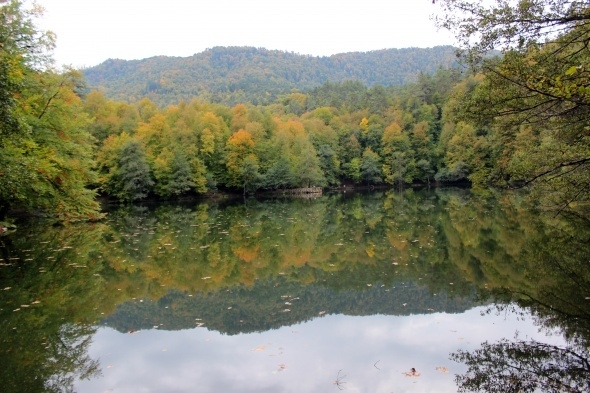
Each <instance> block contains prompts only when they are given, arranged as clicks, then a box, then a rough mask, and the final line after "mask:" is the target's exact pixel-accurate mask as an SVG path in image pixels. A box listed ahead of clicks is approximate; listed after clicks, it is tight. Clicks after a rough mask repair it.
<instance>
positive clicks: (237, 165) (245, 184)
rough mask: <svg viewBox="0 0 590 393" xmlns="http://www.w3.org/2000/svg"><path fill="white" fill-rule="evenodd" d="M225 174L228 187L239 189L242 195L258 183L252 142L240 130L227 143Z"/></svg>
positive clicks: (249, 136) (247, 135) (256, 164)
mask: <svg viewBox="0 0 590 393" xmlns="http://www.w3.org/2000/svg"><path fill="white" fill-rule="evenodd" d="M227 151H228V153H227V162H226V166H227V172H228V178H229V181H228V183H227V185H228V186H230V187H239V188H241V189H243V191H244V193H246V190H247V189H248V188H253V187H254V185H255V183H256V182H258V179H259V177H258V157H256V155H255V154H254V141H253V140H252V135H250V133H248V132H246V131H244V130H242V129H240V130H238V131H236V132H234V133H233V134H232V136H231V137H230V138H229V139H228V141H227Z"/></svg>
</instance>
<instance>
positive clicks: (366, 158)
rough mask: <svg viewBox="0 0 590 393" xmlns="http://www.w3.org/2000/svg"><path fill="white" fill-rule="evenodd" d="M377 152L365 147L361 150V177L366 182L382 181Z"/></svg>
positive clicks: (375, 182)
mask: <svg viewBox="0 0 590 393" xmlns="http://www.w3.org/2000/svg"><path fill="white" fill-rule="evenodd" d="M380 161H381V160H380V158H379V155H378V154H377V153H375V152H374V151H373V150H371V148H370V147H367V148H366V149H365V151H364V152H363V157H362V161H361V168H360V169H361V179H362V180H363V181H364V182H366V183H367V184H377V183H381V182H382V181H383V179H382V177H381V173H382V172H381V164H380Z"/></svg>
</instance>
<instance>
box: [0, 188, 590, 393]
mask: <svg viewBox="0 0 590 393" xmlns="http://www.w3.org/2000/svg"><path fill="white" fill-rule="evenodd" d="M0 281H1V282H0V315H1V319H0V334H1V336H0V337H1V342H0V353H2V356H0V384H1V386H2V391H3V392H62V391H64V392H68V391H73V392H78V393H82V392H298V393H301V392H327V391H332V392H337V391H341V390H342V391H347V392H396V393H398V392H456V391H458V390H461V389H463V390H462V391H471V390H470V389H472V390H475V389H476V388H475V387H477V388H479V389H481V391H490V392H492V391H498V392H499V391H508V390H509V389H514V391H519V390H521V391H535V389H537V391H560V390H561V391H564V390H565V388H564V386H567V387H568V388H569V389H570V391H579V392H584V391H588V390H589V389H590V385H589V382H588V381H589V380H590V368H589V366H588V361H589V359H590V357H589V356H588V350H589V348H590V345H589V339H590V323H589V321H590V225H589V224H588V222H587V221H585V220H583V219H581V218H576V217H561V216H560V217H555V216H552V215H550V214H545V213H542V212H538V211H536V210H534V209H531V208H530V207H529V206H528V204H527V202H526V198H525V197H523V196H520V195H518V194H509V193H496V192H491V191H490V192H485V193H481V192H480V193H474V192H472V191H470V190H465V189H446V188H445V189H434V190H412V189H409V190H405V191H395V190H389V191H382V192H381V191H376V192H371V193H338V194H328V195H324V196H321V197H318V198H315V199H303V198H302V199H268V200H256V199H246V200H222V201H220V202H211V201H207V202H203V201H199V202H186V203H178V204H158V205H141V206H128V207H122V208H120V209H116V210H114V209H113V210H110V211H109V212H108V216H107V219H105V220H104V221H101V222H97V223H84V224H75V225H67V226H56V225H50V223H46V222H41V221H39V222H31V223H29V224H27V225H24V224H23V225H21V226H20V227H19V230H18V231H17V232H16V233H13V234H10V235H8V236H3V237H0ZM539 386H540V387H542V388H539ZM552 389H554V390H552Z"/></svg>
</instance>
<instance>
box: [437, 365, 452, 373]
mask: <svg viewBox="0 0 590 393" xmlns="http://www.w3.org/2000/svg"><path fill="white" fill-rule="evenodd" d="M434 369H435V370H436V371H438V372H441V373H448V372H449V369H448V368H446V367H443V366H438V367H435V368H434Z"/></svg>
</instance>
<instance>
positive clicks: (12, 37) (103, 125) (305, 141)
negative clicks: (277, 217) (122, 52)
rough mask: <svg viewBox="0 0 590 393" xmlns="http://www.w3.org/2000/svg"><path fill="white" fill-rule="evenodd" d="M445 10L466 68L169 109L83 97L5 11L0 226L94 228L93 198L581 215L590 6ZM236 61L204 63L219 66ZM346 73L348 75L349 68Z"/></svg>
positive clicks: (587, 183)
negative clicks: (502, 201)
mask: <svg viewBox="0 0 590 393" xmlns="http://www.w3.org/2000/svg"><path fill="white" fill-rule="evenodd" d="M441 3H442V5H443V7H445V8H446V10H447V13H446V14H445V15H446V16H445V17H442V18H440V19H439V20H437V23H438V24H439V26H440V27H442V28H448V29H451V30H452V31H454V32H455V33H456V35H457V37H458V38H459V39H460V40H461V41H462V43H463V56H462V58H463V59H464V61H465V63H464V64H465V66H463V67H462V68H448V67H447V68H444V67H439V68H438V69H436V70H435V71H434V72H432V73H428V72H420V73H419V74H418V75H417V76H416V78H415V81H414V82H412V83H406V84H404V85H401V86H392V85H384V84H380V83H385V82H386V81H385V80H379V79H372V80H367V79H365V80H364V81H363V79H362V77H361V76H358V75H357V78H358V79H355V80H352V79H349V80H342V81H337V82H331V81H326V82H325V83H323V84H321V85H316V87H313V88H312V87H308V88H306V89H301V90H293V87H292V86H286V90H284V91H282V93H281V94H279V91H278V90H273V91H272V92H269V95H270V96H271V97H276V98H273V100H272V101H268V102H262V101H261V100H255V99H253V100H251V101H248V100H244V101H243V102H239V103H236V104H231V105H230V104H225V103H223V102H221V101H222V100H221V99H219V97H218V98H217V99H215V100H213V99H211V96H210V94H209V93H207V92H205V93H204V94H203V95H199V94H198V91H197V94H195V95H194V96H192V97H190V98H188V97H186V98H185V97H181V98H182V99H179V100H178V101H177V102H173V103H168V104H162V103H160V102H155V101H154V100H152V99H151V98H150V95H149V94H147V93H148V91H145V93H146V94H145V95H144V96H143V97H142V96H139V95H137V92H135V91H129V96H128V97H127V99H126V100H123V99H116V100H115V99H111V98H109V97H108V96H107V94H105V92H103V91H101V90H96V89H94V90H93V89H89V88H88V85H87V83H86V81H85V79H84V75H83V74H82V73H81V72H80V71H78V70H74V69H58V68H56V67H55V65H54V64H53V59H52V57H51V49H52V48H53V47H54V43H55V37H53V35H52V34H51V33H50V32H43V31H40V30H38V28H37V27H36V25H35V18H36V17H38V16H39V12H40V10H38V9H36V8H34V9H31V10H29V9H25V8H24V7H23V6H22V4H21V3H20V2H19V1H15V0H13V1H10V2H8V3H6V4H4V5H2V7H0V42H2V46H1V47H0V86H1V87H2V88H1V89H0V127H1V128H0V155H1V156H2V160H1V161H0V220H2V219H4V217H6V216H7V215H9V214H10V213H11V212H13V211H27V212H31V213H36V214H45V215H49V216H53V217H56V218H57V219H59V220H62V221H69V220H80V219H83V220H88V219H91V220H92V219H99V218H101V217H102V216H103V213H102V212H101V210H100V205H99V203H98V199H97V198H98V197H99V196H102V197H107V198H110V199H114V200H117V201H120V202H122V203H127V202H135V201H140V200H142V199H145V198H163V199H167V198H177V197H180V196H185V195H208V194H209V193H211V192H219V191H223V192H233V193H240V194H244V195H245V194H253V193H256V192H258V191H263V190H287V189H292V188H302V187H310V186H315V187H340V186H344V185H346V186H348V187H350V186H355V185H362V186H374V185H387V186H392V187H407V186H410V185H415V184H420V185H431V184H434V183H445V182H469V183H470V184H471V185H472V186H474V187H489V186H494V187H504V188H514V187H519V188H520V187H526V188H529V189H530V190H531V196H532V197H533V198H534V199H536V200H537V201H538V202H539V203H540V204H542V205H543V206H544V207H546V208H550V209H554V210H556V211H557V212H561V211H563V210H565V209H568V210H576V211H578V212H584V211H587V208H588V198H589V195H590V193H589V192H588V191H589V189H590V172H589V164H590V155H589V154H590V135H589V132H588V129H589V127H588V120H589V118H588V116H589V115H590V107H589V104H590V83H589V72H590V65H589V57H590V56H589V52H588V48H587V43H588V41H589V40H590V31H589V25H588V20H589V19H590V8H589V7H587V5H586V4H585V3H583V2H582V3H581V2H569V1H565V2H564V1H557V0H543V1H540V0H537V1H526V2H523V1H520V2H508V3H506V2H499V3H498V4H496V5H491V6H490V7H491V8H489V9H485V8H481V7H479V6H476V5H474V4H473V3H474V2H471V1H461V0H446V1H442V2H441ZM513 3H518V5H519V6H518V7H516V6H515V5H514V4H513ZM542 4H545V5H547V7H540V6H539V5H542ZM456 9H461V10H464V13H463V14H460V15H462V16H457V15H459V14H457V13H455V12H453V10H456ZM524 19H527V20H529V22H527V23H523V22H522V20H524ZM474 20H477V21H478V26H479V30H478V31H474V30H473V28H472V26H473V21H474ZM508 27H510V28H508ZM474 34H477V35H478V37H479V40H478V41H477V42H475V43H474V40H473V39H472V38H473V35H474ZM495 49H501V54H500V55H498V56H489V53H490V51H491V50H495ZM230 52H231V51H230V49H227V50H223V49H220V48H217V49H215V50H212V51H210V52H208V55H209V56H213V55H214V54H215V53H222V54H225V55H224V56H220V57H219V58H220V59H225V60H224V61H226V60H227V59H228V58H229V57H228V56H229V55H228V53H230ZM242 53H245V54H247V53H248V51H247V50H244V51H242ZM250 53H251V54H252V56H254V55H256V56H260V54H261V53H262V54H264V53H267V52H266V51H264V50H253V49H252V50H250ZM288 56H289V55H288V54H286V53H284V54H283V57H288ZM350 57H351V58H353V57H354V56H353V55H352V54H351V55H350ZM238 60H239V58H238ZM312 60H313V59H312ZM320 60H321V59H315V60H314V61H316V62H321V61H320ZM324 60H326V59H324ZM326 61H327V60H326ZM339 61H341V62H343V65H342V66H341V67H343V69H346V68H347V66H346V64H344V63H346V61H347V58H346V56H341V57H340V58H339ZM110 63H112V61H110ZM110 63H109V62H107V63H105V64H106V65H108V64H110ZM105 64H103V68H104V66H105ZM350 64H351V67H352V65H354V64H357V65H356V67H360V68H361V69H363V70H364V72H368V71H367V70H366V69H365V67H366V66H365V65H363V64H362V63H358V62H356V63H354V62H351V63H350ZM359 64H360V65H359ZM228 67H229V66H228ZM279 68H280V67H279ZM320 71H321V69H320V68H318V73H320ZM84 74H86V75H87V77H88V78H91V77H92V72H91V70H86V71H85V72H84ZM95 75H96V74H95ZM160 79H161V78H160ZM236 80H237V81H238V82H239V80H238V79H236ZM244 80H245V79H244ZM255 80H256V79H254V81H255ZM144 82H145V83H147V84H148V85H149V86H152V85H151V84H150V83H151V82H150V79H149V78H147V79H146V80H144ZM156 82H157V81H156ZM377 82H379V83H377ZM158 83H160V84H158ZM158 83H155V84H153V86H152V87H153V90H154V91H157V90H158V89H161V82H158ZM232 83H233V82H232ZM254 84H256V83H254ZM148 85H145V84H144V88H145V87H146V86H148ZM149 86H148V90H150V89H152V88H151V87H149ZM275 87H276V86H275ZM302 87H305V85H302ZM273 88H274V87H273ZM236 91H243V90H242V89H241V88H239V89H236ZM191 94H192V93H191ZM228 97H229V98H227V97H226V98H227V99H228V100H230V101H231V100H232V99H235V98H236V96H231V97H230V96H228ZM228 102H229V101H228Z"/></svg>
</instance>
